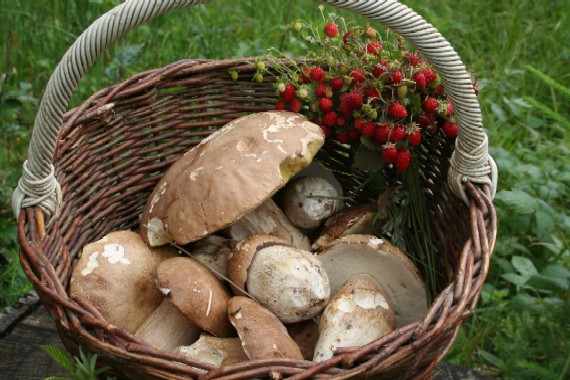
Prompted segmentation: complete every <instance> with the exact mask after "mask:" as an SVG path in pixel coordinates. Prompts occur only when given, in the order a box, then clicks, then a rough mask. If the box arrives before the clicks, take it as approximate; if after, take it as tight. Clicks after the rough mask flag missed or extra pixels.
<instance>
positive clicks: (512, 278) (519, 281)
mask: <svg viewBox="0 0 570 380" xmlns="http://www.w3.org/2000/svg"><path fill="white" fill-rule="evenodd" d="M501 277H502V278H504V279H505V280H507V281H508V282H510V283H513V284H515V285H517V286H524V285H525V284H526V282H527V280H528V278H526V277H523V276H520V275H518V274H514V273H505V274H502V275H501Z"/></svg>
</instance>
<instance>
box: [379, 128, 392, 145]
mask: <svg viewBox="0 0 570 380" xmlns="http://www.w3.org/2000/svg"><path fill="white" fill-rule="evenodd" d="M390 132H392V128H390V126H389V125H388V124H382V125H380V126H379V127H378V128H377V129H376V138H377V139H378V141H380V142H382V143H385V142H388V141H390Z"/></svg>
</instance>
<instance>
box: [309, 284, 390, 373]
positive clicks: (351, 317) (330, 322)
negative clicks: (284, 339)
mask: <svg viewBox="0 0 570 380" xmlns="http://www.w3.org/2000/svg"><path fill="white" fill-rule="evenodd" d="M395 327H396V315H395V313H394V309H393V308H392V305H391V302H390V300H389V299H388V297H387V296H386V293H384V291H383V290H382V287H381V286H380V284H378V282H377V281H376V280H375V279H373V278H372V277H371V276H369V275H367V274H358V275H355V276H354V277H352V278H351V279H350V280H348V282H346V284H345V285H344V286H343V287H342V288H341V289H340V290H339V291H338V292H337V293H336V294H335V295H334V297H333V298H332V299H331V301H330V303H329V304H328V305H327V307H326V308H325V310H324V312H323V314H322V316H321V320H320V322H319V339H318V341H317V344H316V346H315V353H314V357H313V360H314V361H317V362H318V361H322V360H326V359H329V358H331V357H332V356H333V354H334V351H335V350H336V349H337V348H339V347H352V346H362V345H363V344H366V343H369V342H371V341H373V340H375V339H378V338H381V337H383V336H384V335H387V334H388V333H390V332H391V331H393V330H394V329H395Z"/></svg>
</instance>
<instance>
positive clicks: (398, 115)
mask: <svg viewBox="0 0 570 380" xmlns="http://www.w3.org/2000/svg"><path fill="white" fill-rule="evenodd" d="M388 115H390V117H392V118H394V119H396V120H398V119H403V118H405V117H408V111H407V110H406V107H404V106H403V105H402V104H401V103H399V102H394V103H392V104H390V106H389V107H388Z"/></svg>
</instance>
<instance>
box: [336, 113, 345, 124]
mask: <svg viewBox="0 0 570 380" xmlns="http://www.w3.org/2000/svg"><path fill="white" fill-rule="evenodd" d="M336 125H338V126H339V127H344V126H345V125H346V118H345V117H344V116H342V115H337V117H336Z"/></svg>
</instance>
